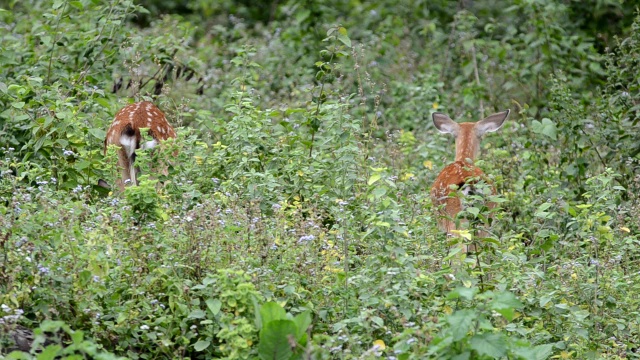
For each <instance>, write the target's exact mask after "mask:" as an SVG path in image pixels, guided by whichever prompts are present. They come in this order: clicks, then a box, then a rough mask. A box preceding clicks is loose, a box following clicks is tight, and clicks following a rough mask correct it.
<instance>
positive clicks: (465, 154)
mask: <svg viewBox="0 0 640 360" xmlns="http://www.w3.org/2000/svg"><path fill="white" fill-rule="evenodd" d="M479 150H480V139H478V137H477V136H476V133H475V129H474V127H473V124H468V123H462V124H460V133H459V134H458V136H457V137H456V161H464V162H467V159H469V160H470V161H471V163H472V164H473V162H474V161H475V159H476V156H477V155H478V151H479Z"/></svg>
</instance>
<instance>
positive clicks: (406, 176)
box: [400, 173, 415, 181]
mask: <svg viewBox="0 0 640 360" xmlns="http://www.w3.org/2000/svg"><path fill="white" fill-rule="evenodd" d="M414 177H415V175H413V174H412V173H406V174H404V175H402V177H400V180H402V181H406V180H409V179H411V178H414Z"/></svg>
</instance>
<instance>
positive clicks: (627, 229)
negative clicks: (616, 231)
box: [620, 226, 631, 233]
mask: <svg viewBox="0 0 640 360" xmlns="http://www.w3.org/2000/svg"><path fill="white" fill-rule="evenodd" d="M620 230H622V231H624V232H626V233H628V232H631V230H629V228H628V227H626V226H623V227H621V228H620Z"/></svg>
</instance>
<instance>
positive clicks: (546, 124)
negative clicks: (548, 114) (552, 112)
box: [531, 118, 557, 140]
mask: <svg viewBox="0 0 640 360" xmlns="http://www.w3.org/2000/svg"><path fill="white" fill-rule="evenodd" d="M531 130H533V132H534V133H536V134H542V135H545V136H547V137H549V138H551V139H553V140H556V132H557V129H556V124H555V123H554V122H553V121H551V120H550V119H548V118H544V119H542V122H540V121H538V120H533V121H532V122H531Z"/></svg>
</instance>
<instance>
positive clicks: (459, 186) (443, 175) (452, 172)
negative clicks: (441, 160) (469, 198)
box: [430, 110, 510, 253]
mask: <svg viewBox="0 0 640 360" xmlns="http://www.w3.org/2000/svg"><path fill="white" fill-rule="evenodd" d="M509 112H510V110H506V111H503V112H499V113H496V114H493V115H490V116H488V117H486V118H484V119H482V120H480V121H478V122H475V123H473V122H463V123H456V122H455V121H453V120H451V118H449V116H447V115H446V114H443V113H440V112H435V113H433V115H432V118H433V124H434V125H435V127H436V129H438V131H439V132H441V133H445V134H452V135H453V136H454V138H455V141H456V155H455V160H454V162H452V163H450V164H448V165H447V166H445V167H444V168H443V169H442V171H440V174H438V177H436V180H435V181H434V183H433V186H432V187H431V194H430V195H431V201H432V203H433V204H434V206H436V207H437V208H438V211H437V214H438V220H437V221H438V227H439V228H440V229H441V230H442V231H444V232H446V234H447V236H448V237H451V236H455V234H456V232H455V231H456V230H457V229H456V223H455V218H456V216H457V215H458V213H459V212H460V211H462V201H461V198H460V197H461V196H464V195H469V192H470V191H473V187H474V184H475V183H477V182H478V181H479V180H480V179H481V180H483V181H485V183H487V184H488V185H489V186H490V189H491V194H492V195H495V194H496V190H495V187H494V186H493V185H492V184H491V183H490V182H489V181H488V179H487V177H486V175H485V173H484V172H483V171H482V170H481V169H480V168H479V167H477V166H475V165H474V161H475V159H476V157H477V156H478V153H479V152H480V141H481V139H482V136H483V135H484V134H486V133H490V132H494V131H497V130H499V129H500V128H501V127H502V125H503V124H504V122H505V120H506V119H507V117H508V116H509ZM465 185H466V186H465ZM457 190H462V191H461V192H460V193H458V194H455V192H456V191H457ZM452 193H454V194H452ZM486 205H487V207H488V208H489V209H493V208H494V207H495V203H493V202H487V203H486ZM470 251H472V252H475V246H473V245H472V246H467V245H463V246H462V252H463V253H468V252H470Z"/></svg>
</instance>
